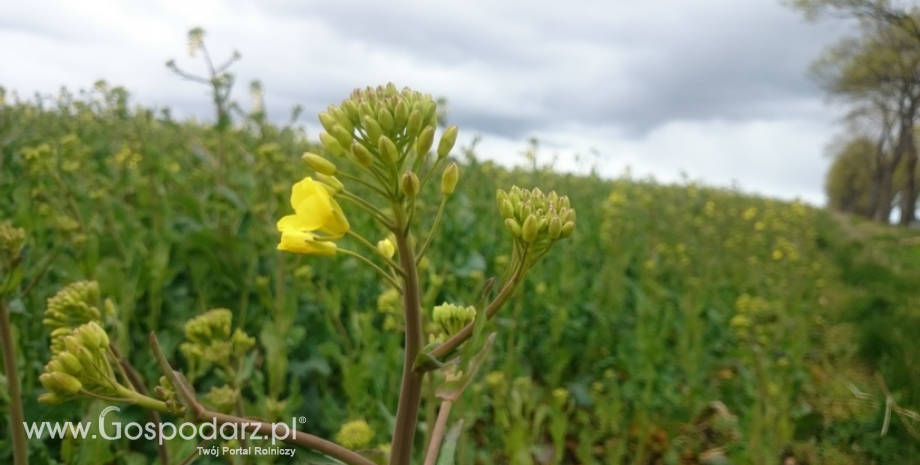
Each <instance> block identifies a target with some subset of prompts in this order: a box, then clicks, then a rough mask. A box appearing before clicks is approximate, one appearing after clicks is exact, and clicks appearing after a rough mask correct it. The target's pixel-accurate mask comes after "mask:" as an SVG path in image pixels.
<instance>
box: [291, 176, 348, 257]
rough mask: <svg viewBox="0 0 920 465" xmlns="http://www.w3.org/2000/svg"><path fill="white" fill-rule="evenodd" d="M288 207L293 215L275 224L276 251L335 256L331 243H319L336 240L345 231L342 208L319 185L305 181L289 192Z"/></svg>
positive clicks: (295, 185) (333, 245)
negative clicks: (279, 232) (278, 235)
mask: <svg viewBox="0 0 920 465" xmlns="http://www.w3.org/2000/svg"><path fill="white" fill-rule="evenodd" d="M291 206H292V207H294V214H293V215H287V216H285V217H284V218H281V220H279V221H278V225H277V226H278V231H281V242H280V243H279V244H278V250H286V251H289V252H297V253H302V254H310V255H335V252H336V246H335V244H333V243H332V242H328V241H324V240H320V238H318V237H317V235H316V234H315V233H317V232H319V233H322V234H323V237H322V238H321V239H338V238H339V237H342V236H343V235H344V234H345V233H346V232H347V231H348V227H349V226H348V220H347V219H345V214H344V213H342V207H340V206H339V204H338V203H336V201H335V200H333V199H332V197H330V196H329V192H328V191H327V190H326V189H325V188H323V186H322V185H321V184H319V183H318V182H316V181H314V180H313V179H312V178H310V177H307V178H304V179H303V180H302V181H300V182H298V183H297V184H294V187H293V189H291Z"/></svg>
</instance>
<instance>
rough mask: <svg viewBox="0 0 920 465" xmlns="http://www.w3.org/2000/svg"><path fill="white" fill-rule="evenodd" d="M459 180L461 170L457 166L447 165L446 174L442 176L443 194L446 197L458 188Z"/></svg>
mask: <svg viewBox="0 0 920 465" xmlns="http://www.w3.org/2000/svg"><path fill="white" fill-rule="evenodd" d="M459 178H460V168H458V167H457V164H456V163H451V164H449V165H447V168H445V169H444V174H443V175H441V193H442V194H444V195H450V194H453V193H454V190H455V189H456V188H457V181H458V180H459Z"/></svg>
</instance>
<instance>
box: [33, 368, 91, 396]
mask: <svg viewBox="0 0 920 465" xmlns="http://www.w3.org/2000/svg"><path fill="white" fill-rule="evenodd" d="M38 381H39V382H40V383H42V386H44V387H45V389H47V390H49V391H51V392H53V393H55V394H58V395H61V394H64V395H67V394H76V393H78V392H80V389H83V384H82V383H81V382H80V380H78V379H77V378H74V377H73V376H71V375H68V374H67V373H63V372H60V371H55V372H54V373H45V374H43V375H41V376H39V377H38Z"/></svg>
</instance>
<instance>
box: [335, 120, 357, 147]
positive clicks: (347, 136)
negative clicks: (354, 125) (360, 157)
mask: <svg viewBox="0 0 920 465" xmlns="http://www.w3.org/2000/svg"><path fill="white" fill-rule="evenodd" d="M330 134H332V137H335V140H336V141H338V143H339V145H341V146H342V147H348V146H349V145H351V141H352V140H354V136H353V135H352V133H351V131H349V130H347V129H345V128H344V127H342V125H341V124H336V125H335V126H333V127H332V131H330Z"/></svg>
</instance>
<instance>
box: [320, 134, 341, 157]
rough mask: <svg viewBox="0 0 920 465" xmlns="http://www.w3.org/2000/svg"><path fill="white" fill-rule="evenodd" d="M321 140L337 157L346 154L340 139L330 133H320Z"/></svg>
mask: <svg viewBox="0 0 920 465" xmlns="http://www.w3.org/2000/svg"><path fill="white" fill-rule="evenodd" d="M319 141H320V142H322V143H323V147H326V150H328V151H329V153H331V154H333V155H335V156H337V157H341V156H342V155H344V154H345V149H343V148H342V144H340V143H339V141H337V140H336V139H335V137H332V136H331V135H329V133H326V132H321V133H319Z"/></svg>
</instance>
